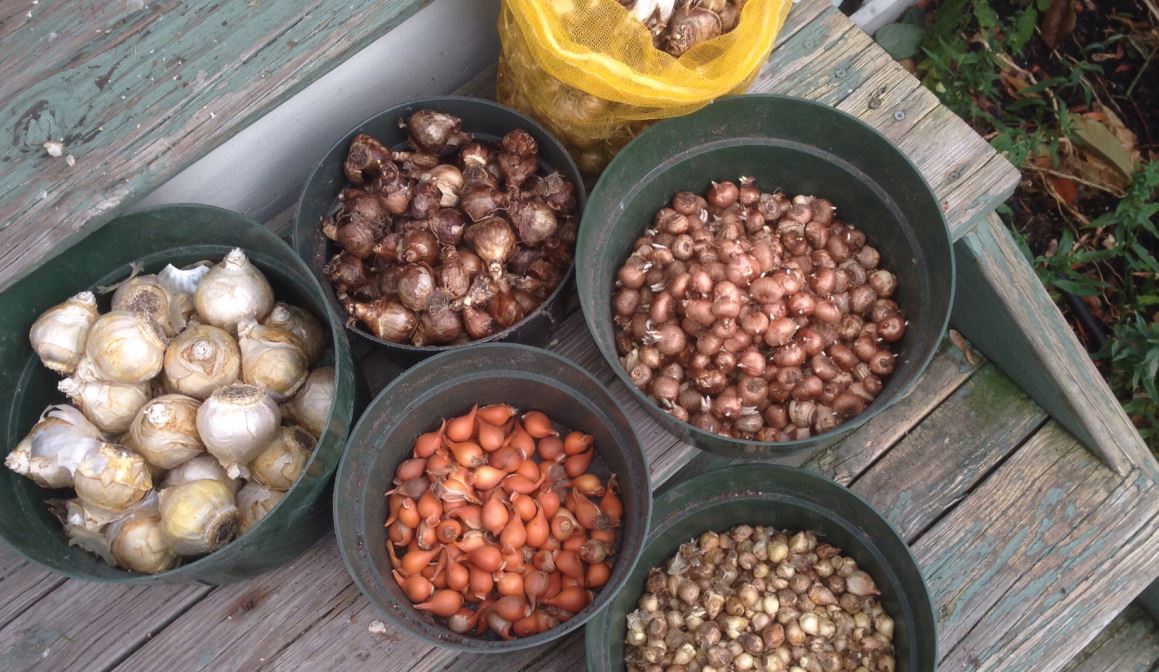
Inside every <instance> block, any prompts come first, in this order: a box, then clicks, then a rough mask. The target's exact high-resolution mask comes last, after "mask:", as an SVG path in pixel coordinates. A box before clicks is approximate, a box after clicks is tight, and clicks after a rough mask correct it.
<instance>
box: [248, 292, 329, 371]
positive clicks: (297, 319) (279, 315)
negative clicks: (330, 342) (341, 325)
mask: <svg viewBox="0 0 1159 672" xmlns="http://www.w3.org/2000/svg"><path fill="white" fill-rule="evenodd" d="M262 324H264V325H265V326H267V327H278V328H279V329H284V330H285V331H288V332H290V333H291V334H293V335H294V337H295V338H297V339H298V345H300V346H302V349H303V350H305V351H306V358H307V360H308V361H309V363H310V364H313V363H314V362H316V361H318V358H319V357H321V356H322V353H323V352H325V350H326V332H324V331H323V330H322V325H321V324H319V323H318V320H317V319H315V318H314V316H313V315H311V314H310V312H309V311H307V310H305V309H304V308H298V307H297V306H291V305H290V304H288V303H282V302H281V301H279V302H278V303H275V304H274V309H273V310H272V311H270V315H269V317H267V318H266V319H265V321H264V322H263V323H262Z"/></svg>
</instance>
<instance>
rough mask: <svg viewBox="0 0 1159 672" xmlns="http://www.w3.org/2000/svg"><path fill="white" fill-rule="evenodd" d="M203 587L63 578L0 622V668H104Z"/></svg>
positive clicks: (186, 604) (53, 670) (158, 627)
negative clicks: (44, 593)
mask: <svg viewBox="0 0 1159 672" xmlns="http://www.w3.org/2000/svg"><path fill="white" fill-rule="evenodd" d="M209 590H210V589H209V588H208V587H207V586H196V585H194V586H120V585H113V584H104V583H88V582H84V581H73V580H69V581H66V582H65V583H64V584H63V585H61V586H60V587H58V588H56V589H55V590H53V591H51V592H49V593H48V594H47V595H45V596H43V597H42V598H41V599H40V600H38V601H37V602H36V603H35V604H33V605H32V606H30V607H29V608H28V609H26V610H25V611H24V612H23V613H21V614H20V615H19V616H17V617H16V618H14V619H12V620H11V621H9V622H8V623H7V624H6V625H5V626H4V627H3V628H0V669H5V670H7V669H12V670H44V671H45V672H57V671H59V670H106V669H110V668H112V667H113V666H114V665H115V664H116V663H118V662H119V661H120V660H121V659H122V658H123V657H124V656H126V655H128V653H130V652H131V651H133V650H134V649H136V648H137V647H138V646H140V644H141V642H144V641H145V640H147V639H148V638H149V637H151V636H153V634H154V633H155V632H158V631H160V630H161V629H163V628H164V627H165V626H166V625H167V624H168V623H169V622H170V621H171V620H172V619H173V617H174V616H176V615H178V614H180V613H181V612H183V611H185V610H186V609H188V608H189V606H190V605H192V604H195V603H196V602H197V601H198V600H199V599H201V598H202V597H203V596H204V595H205V594H206V593H207V592H209ZM6 594H7V593H6Z"/></svg>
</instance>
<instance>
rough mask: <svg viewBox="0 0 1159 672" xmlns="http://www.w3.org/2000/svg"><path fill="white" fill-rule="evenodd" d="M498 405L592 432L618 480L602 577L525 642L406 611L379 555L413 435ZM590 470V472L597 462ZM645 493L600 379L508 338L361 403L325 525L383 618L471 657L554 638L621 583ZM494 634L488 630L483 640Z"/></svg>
mask: <svg viewBox="0 0 1159 672" xmlns="http://www.w3.org/2000/svg"><path fill="white" fill-rule="evenodd" d="M499 402H505V403H509V404H512V405H513V406H515V407H516V408H519V409H521V410H530V409H537V410H541V411H543V412H544V413H547V415H548V416H550V417H551V419H552V420H554V421H556V422H559V423H561V424H563V425H564V426H566V427H569V428H571V429H574V430H578V431H582V432H586V433H588V434H591V435H592V436H593V437H595V447H596V451H597V454H598V458H597V462H601V461H602V463H603V465H604V466H605V467H606V468H607V469H608V470H610V471H611V472H614V473H615V474H616V476H617V480H618V482H619V483H620V484H621V496H622V498H623V501H624V510H625V515H624V518H623V522H622V524H621V526H620V527H619V528H618V530H617V531H618V533H619V538H618V542H619V544H620V547H619V550H618V551H617V552H616V555H615V564H614V565H613V568H612V575H611V578H609V579H608V582H607V584H606V585H605V586H604V587H603V588H602V589H601V590H600V591H599V593H597V595H596V599H595V600H594V601H593V602H592V604H590V605H588V607H587V608H586V609H584V610H583V611H581V612H580V613H578V614H576V615H575V617H574V618H572V619H571V620H569V621H567V622H565V623H563V624H561V625H560V626H558V627H556V628H554V629H552V630H549V631H547V632H544V633H540V634H538V635H535V636H533V637H528V638H526V639H515V640H511V641H501V640H496V639H479V638H473V637H467V636H463V635H458V634H455V633H453V632H451V631H450V630H448V629H447V628H445V627H443V626H442V625H439V624H438V623H436V622H435V620H434V619H433V618H431V617H430V616H428V615H427V614H425V613H423V612H420V611H418V610H416V609H414V608H413V607H412V606H411V603H410V601H409V600H408V599H407V598H406V596H405V595H403V593H402V590H401V589H400V588H399V587H398V584H397V583H395V581H394V579H393V578H392V577H391V574H390V570H391V565H390V559H389V557H388V556H387V552H386V530H385V528H384V527H383V521H385V520H386V517H387V501H386V500H387V498H386V497H383V496H382V495H383V493H384V492H386V491H387V490H390V489H391V488H392V487H393V485H392V481H393V478H394V472H395V468H396V467H397V466H398V464H399V463H400V462H402V461H403V460H404V459H407V458H409V457H410V450H411V446H412V444H413V442H414V438H415V437H416V436H418V435H419V434H421V433H423V432H428V431H432V430H434V429H437V428H438V426H439V423H440V421H441V420H442V419H443V418H448V417H453V416H456V415H461V414H463V413H465V412H467V411H469V410H470V408H471V406H472V405H473V404H479V405H485V404H490V403H499ZM592 471H593V472H596V473H598V469H597V466H593V467H592ZM651 508H652V489H651V485H650V481H649V476H648V464H647V462H646V461H645V459H644V453H643V451H642V449H641V448H640V443H639V441H638V440H637V438H636V435H635V433H634V432H633V431H632V426H631V424H630V423H629V421H628V419H627V418H626V417H625V416H624V414H623V413H622V412H621V411H620V409H619V408H618V407H617V405H616V402H615V400H614V399H613V398H612V396H611V395H610V394H608V392H607V391H606V390H605V389H604V388H603V386H602V385H600V383H599V381H597V380H596V379H595V378H593V377H592V376H591V375H590V374H589V373H587V372H586V371H584V370H583V369H581V368H579V367H578V366H576V365H575V364H573V363H572V362H570V361H569V360H567V359H564V358H562V357H560V356H558V355H555V354H552V353H550V352H547V351H545V350H540V349H538V348H532V347H528V346H523V345H516V344H488V345H478V346H472V347H469V348H463V349H461V350H455V351H453V352H447V353H443V354H441V355H439V356H437V357H433V358H431V359H428V360H426V361H424V362H422V363H420V364H418V365H416V366H415V367H413V368H411V369H410V370H408V371H407V372H406V373H404V374H403V375H402V376H400V377H399V378H397V379H396V380H395V381H394V382H393V383H391V384H390V386H389V387H387V388H386V389H385V390H383V391H382V392H381V393H380V394H379V395H378V397H376V398H375V399H374V401H372V402H371V403H370V406H369V408H367V410H366V413H365V414H364V415H363V417H362V419H361V420H359V421H358V424H357V425H356V426H355V428H354V431H353V432H352V433H351V435H350V441H349V444H348V446H347V449H346V455H345V456H344V457H343V458H342V463H341V464H340V465H339V467H338V475H337V477H336V479H335V485H334V529H335V532H336V534H337V536H338V548H339V550H340V551H341V553H342V559H343V560H344V561H345V562H346V567H347V569H348V570H349V571H350V575H351V576H353V577H354V582H355V583H356V584H358V587H359V589H360V590H361V591H362V594H363V595H364V596H365V597H366V599H367V600H368V601H369V602H370V603H371V604H373V605H374V607H375V608H376V609H377V610H378V611H379V612H380V613H381V614H382V616H383V617H384V618H386V619H387V620H389V621H391V622H393V623H395V624H397V625H399V626H400V627H402V628H403V629H405V630H406V631H407V632H409V633H410V634H412V635H414V636H415V637H418V638H420V639H422V640H424V641H426V642H429V643H430V644H432V645H435V646H440V647H445V648H450V649H457V650H460V651H469V652H473V653H506V652H510V651H514V650H517V649H524V648H528V647H533V646H538V645H540V644H544V643H546V642H550V641H552V640H555V639H558V638H560V637H562V636H563V635H565V634H567V633H568V632H571V631H573V630H575V629H576V628H578V627H580V626H581V625H583V623H584V622H585V621H587V620H588V619H589V618H591V617H592V615H593V614H594V613H595V612H596V611H598V610H599V609H600V608H602V607H603V606H604V605H605V604H606V603H607V602H608V601H609V600H610V599H611V597H612V596H613V595H615V593H616V591H617V590H618V589H619V587H620V586H621V585H622V584H623V582H624V580H625V579H626V578H627V576H628V575H629V574H630V573H631V572H632V569H633V567H634V566H635V564H636V558H637V557H638V556H639V554H640V550H641V549H642V548H643V544H644V538H645V537H646V536H647V534H648V520H649V517H650V515H651ZM492 637H493V636H492Z"/></svg>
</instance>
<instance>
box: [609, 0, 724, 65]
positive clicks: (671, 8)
mask: <svg viewBox="0 0 1159 672" xmlns="http://www.w3.org/2000/svg"><path fill="white" fill-rule="evenodd" d="M619 2H620V4H621V5H623V6H624V7H625V8H626V9H627V10H628V12H629V13H631V15H632V16H633V17H634V18H635V19H636V20H638V21H640V22H641V23H643V24H644V25H645V26H647V28H648V31H649V32H650V33H652V44H653V46H655V47H656V48H657V49H659V50H661V51H665V52H667V53H669V54H672V55H673V56H676V57H678V58H679V57H680V56H681V55H683V54H684V53H685V52H686V51H688V50H689V49H691V48H693V47H695V46H696V45H698V44H700V43H701V42H707V41H708V40H711V39H712V38H714V37H719V36H721V35H724V34H725V33H728V32H730V31H732V30H733V29H734V28H736V26H737V24H738V23H740V10H741V8H743V7H744V3H745V0H619Z"/></svg>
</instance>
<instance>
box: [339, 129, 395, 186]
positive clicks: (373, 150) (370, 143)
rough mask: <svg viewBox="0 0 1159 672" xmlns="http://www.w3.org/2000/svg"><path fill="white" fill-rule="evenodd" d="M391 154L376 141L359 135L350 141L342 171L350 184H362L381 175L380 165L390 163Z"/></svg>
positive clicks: (365, 135)
mask: <svg viewBox="0 0 1159 672" xmlns="http://www.w3.org/2000/svg"><path fill="white" fill-rule="evenodd" d="M390 156H391V152H390V150H389V149H388V148H386V147H385V146H383V144H382V143H380V142H379V141H378V140H375V139H374V138H372V137H370V136H369V135H367V134H365V133H359V134H358V135H356V136H354V139H353V140H351V141H350V149H349V150H347V152H346V160H345V161H344V162H343V164H342V170H343V172H344V173H345V174H346V179H347V180H348V181H349V182H350V183H351V184H363V183H365V182H369V181H371V180H373V179H374V178H376V177H378V176H379V175H381V174H382V167H381V166H382V164H383V163H384V162H388V161H390Z"/></svg>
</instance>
